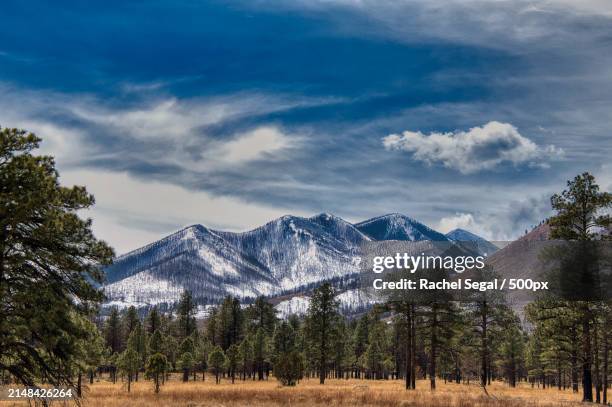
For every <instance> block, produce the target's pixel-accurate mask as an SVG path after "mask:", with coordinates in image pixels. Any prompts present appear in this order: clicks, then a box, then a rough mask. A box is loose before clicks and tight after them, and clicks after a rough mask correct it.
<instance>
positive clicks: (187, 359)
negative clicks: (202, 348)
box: [178, 352, 194, 382]
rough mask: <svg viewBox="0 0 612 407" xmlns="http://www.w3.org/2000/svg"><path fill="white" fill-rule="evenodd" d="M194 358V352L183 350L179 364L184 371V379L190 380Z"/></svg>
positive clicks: (185, 380)
mask: <svg viewBox="0 0 612 407" xmlns="http://www.w3.org/2000/svg"><path fill="white" fill-rule="evenodd" d="M193 365H194V359H193V353H191V352H183V353H181V356H180V358H179V362H178V366H179V368H180V369H181V370H182V371H183V381H184V382H187V381H189V374H190V373H191V369H193Z"/></svg>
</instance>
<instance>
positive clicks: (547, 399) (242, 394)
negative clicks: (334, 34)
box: [0, 377, 580, 407]
mask: <svg viewBox="0 0 612 407" xmlns="http://www.w3.org/2000/svg"><path fill="white" fill-rule="evenodd" d="M200 379H201V377H200ZM211 379H212V377H207V381H206V382H202V381H196V382H188V383H183V382H181V381H179V380H178V377H175V378H173V379H172V380H171V381H169V382H168V383H166V384H165V385H164V386H162V388H161V392H160V394H157V395H156V394H154V392H153V385H152V383H151V382H148V381H140V382H138V383H133V384H132V392H131V393H129V394H128V393H127V387H126V386H125V384H122V383H117V384H112V383H110V382H108V381H106V380H102V381H100V382H97V383H94V384H93V385H91V386H88V389H87V390H86V395H85V398H84V401H83V405H84V406H91V407H124V406H134V407H147V406H160V407H161V406H163V407H243V406H244V407H246V406H248V407H280V406H287V407H338V406H364V407H382V406H385V407H386V406H390V407H434V406H435V407H438V406H440V407H493V406H501V407H519V406H530V407H552V406H561V405H565V406H574V405H579V404H580V403H579V401H580V396H579V395H577V394H573V393H572V392H571V390H566V391H559V390H557V389H546V390H542V389H537V388H536V389H532V388H531V387H530V386H528V385H524V384H523V385H522V386H520V387H518V388H515V389H511V388H510V387H508V386H506V385H504V384H503V383H494V384H492V385H491V386H489V387H488V392H489V394H490V396H491V397H487V396H486V395H485V394H484V392H483V391H482V389H481V388H480V387H479V386H478V385H464V384H454V383H452V384H451V383H448V384H444V382H440V383H439V384H438V388H437V389H436V391H435V392H431V391H430V390H429V382H428V381H424V380H423V381H419V382H418V383H417V389H416V390H415V391H406V390H405V389H404V384H403V382H401V381H370V380H368V381H365V380H328V381H326V383H325V385H323V386H321V385H319V382H318V380H316V379H310V380H303V381H302V382H301V383H299V384H298V385H297V386H296V387H280V386H279V385H278V383H277V382H276V381H275V380H273V379H270V380H269V381H264V382H253V381H247V382H242V381H236V384H233V385H232V384H231V383H230V382H229V381H223V382H222V383H221V384H219V385H216V384H214V380H211ZM24 405H27V404H26V403H23V404H15V403H12V402H11V403H9V402H0V407H8V406H11V407H13V406H19V407H21V406H24ZM52 405H57V406H62V405H64V403H60V402H56V403H53V404H52Z"/></svg>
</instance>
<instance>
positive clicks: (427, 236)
mask: <svg viewBox="0 0 612 407" xmlns="http://www.w3.org/2000/svg"><path fill="white" fill-rule="evenodd" d="M355 227H357V229H359V230H360V231H361V232H363V233H364V234H366V235H368V236H369V237H370V238H372V239H374V240H404V241H417V240H433V241H448V240H449V239H448V238H447V237H446V236H444V235H443V234H442V233H439V232H436V231H435V230H433V229H431V228H430V227H428V226H425V225H424V224H422V223H420V222H418V221H417V220H415V219H413V218H411V217H409V216H406V215H403V214H401V213H389V214H387V215H382V216H377V217H375V218H372V219H368V220H365V221H363V222H360V223H357V224H356V225H355Z"/></svg>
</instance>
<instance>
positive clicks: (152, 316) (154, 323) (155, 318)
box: [146, 305, 161, 335]
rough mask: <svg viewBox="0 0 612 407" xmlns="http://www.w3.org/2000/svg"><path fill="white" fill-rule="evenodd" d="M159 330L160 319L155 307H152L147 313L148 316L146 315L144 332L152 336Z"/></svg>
mask: <svg viewBox="0 0 612 407" xmlns="http://www.w3.org/2000/svg"><path fill="white" fill-rule="evenodd" d="M159 329H161V317H160V315H159V310H158V309H157V305H154V306H153V308H151V311H149V315H147V319H146V331H147V333H148V334H149V335H153V333H154V332H155V331H157V330H159Z"/></svg>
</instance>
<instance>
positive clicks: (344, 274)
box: [103, 213, 496, 307]
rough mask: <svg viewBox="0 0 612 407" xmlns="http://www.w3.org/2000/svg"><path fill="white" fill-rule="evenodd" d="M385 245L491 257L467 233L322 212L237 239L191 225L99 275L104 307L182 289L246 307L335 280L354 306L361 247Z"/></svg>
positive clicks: (401, 219)
mask: <svg viewBox="0 0 612 407" xmlns="http://www.w3.org/2000/svg"><path fill="white" fill-rule="evenodd" d="M383 240H401V241H422V240H430V241H446V242H452V241H470V242H476V243H477V247H478V249H479V250H482V251H483V253H492V252H494V251H495V250H496V247H495V246H494V245H493V244H491V243H490V242H488V241H486V240H485V239H483V238H481V237H479V236H477V235H475V234H473V233H470V232H468V231H465V230H461V229H456V230H454V231H452V232H450V233H448V234H446V235H444V234H442V233H440V232H437V231H435V230H433V229H431V228H429V227H428V226H425V225H424V224H422V223H420V222H418V221H416V220H415V219H412V218H410V217H408V216H405V215H402V214H389V215H384V216H379V217H375V218H372V219H369V220H366V221H363V222H359V223H356V224H352V223H350V222H347V221H345V220H343V219H341V218H340V217H337V216H334V215H331V214H328V213H322V214H319V215H316V216H313V217H310V218H304V217H298V216H283V217H281V218H278V219H275V220H273V221H271V222H269V223H266V224H265V225H263V226H260V227H258V228H256V229H253V230H251V231H247V232H242V233H234V232H225V231H219V230H213V229H210V228H207V227H205V226H202V225H193V226H189V227H186V228H184V229H182V230H179V231H178V232H176V233H173V234H171V235H169V236H167V237H165V238H163V239H161V240H159V241H157V242H154V243H151V244H149V245H147V246H144V247H142V248H140V249H137V250H134V251H132V252H129V253H127V254H125V255H122V256H119V257H118V258H116V259H115V261H114V263H113V264H112V265H111V266H109V267H107V268H106V269H105V272H106V282H105V285H104V287H103V288H104V291H105V294H106V296H107V299H108V302H107V304H106V305H118V306H128V305H135V306H137V307H145V306H149V305H154V304H166V305H170V304H172V303H174V302H176V300H177V299H178V298H179V297H180V294H181V293H182V292H183V291H184V290H190V291H191V292H192V293H193V295H194V297H195V299H196V300H197V301H198V302H199V303H201V304H211V303H215V302H217V301H218V300H219V299H221V298H223V297H224V296H226V295H228V294H231V295H234V296H237V297H239V298H242V299H244V300H249V299H252V298H255V297H257V296H259V295H265V296H268V297H270V298H274V297H279V298H280V297H281V296H283V295H284V296H286V295H287V294H291V295H292V297H290V298H293V297H295V296H296V295H298V296H299V294H300V293H304V292H307V291H308V290H310V289H312V287H314V286H316V285H317V284H319V283H321V282H323V281H333V282H336V283H339V282H342V283H344V286H345V287H347V290H346V291H345V293H344V296H345V297H347V298H346V301H347V303H348V304H352V306H359V304H357V305H355V304H353V303H354V302H355V298H353V297H354V296H351V295H348V294H347V293H349V292H350V291H351V290H350V287H351V286H350V282H351V279H354V277H355V276H356V275H357V273H359V254H360V253H359V251H360V247H361V245H362V244H363V243H365V242H369V241H383ZM355 295H356V296H357V297H358V295H357V293H356V294H355ZM357 302H359V301H357Z"/></svg>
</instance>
